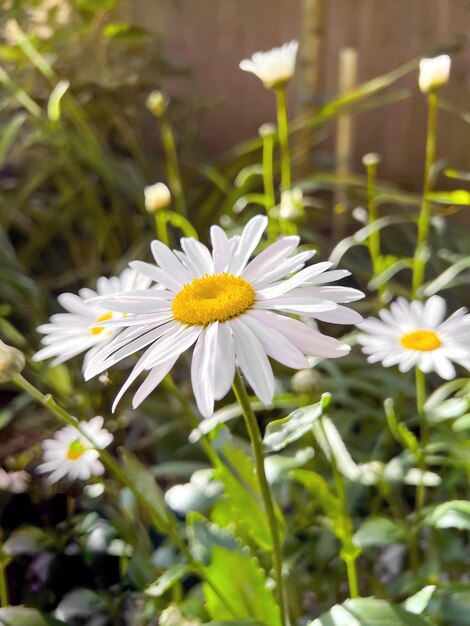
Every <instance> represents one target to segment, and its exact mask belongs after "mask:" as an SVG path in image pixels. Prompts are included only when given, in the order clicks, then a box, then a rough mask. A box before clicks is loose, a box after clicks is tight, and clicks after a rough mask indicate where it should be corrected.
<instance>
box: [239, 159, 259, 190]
mask: <svg viewBox="0 0 470 626" xmlns="http://www.w3.org/2000/svg"><path fill="white" fill-rule="evenodd" d="M262 175H263V166H262V165H261V164H260V163H255V164H254V165H247V166H246V167H244V168H243V169H242V170H240V171H239V172H238V174H237V177H236V178H235V181H234V185H235V187H243V185H244V184H245V183H246V182H247V181H248V179H249V178H251V177H252V176H262Z"/></svg>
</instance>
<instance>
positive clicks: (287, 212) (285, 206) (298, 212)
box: [279, 187, 304, 220]
mask: <svg viewBox="0 0 470 626" xmlns="http://www.w3.org/2000/svg"><path fill="white" fill-rule="evenodd" d="M303 198H304V194H303V192H302V189H300V188H299V187H294V189H287V190H286V191H283V192H282V195H281V207H280V210H279V216H280V217H282V218H283V219H285V220H296V219H298V218H299V217H301V216H302V215H303V212H304V205H303Z"/></svg>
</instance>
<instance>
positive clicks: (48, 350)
mask: <svg viewBox="0 0 470 626" xmlns="http://www.w3.org/2000/svg"><path fill="white" fill-rule="evenodd" d="M150 283H151V280H150V279H149V278H146V277H145V276H142V275H141V274H137V273H136V272H135V271H133V270H131V269H129V268H126V269H125V270H124V271H123V272H122V273H121V274H120V276H113V277H112V278H105V277H104V276H101V277H100V278H98V280H97V282H96V291H94V290H93V289H88V288H84V289H80V291H79V292H78V295H76V294H73V293H63V294H61V295H60V296H59V297H58V301H59V303H60V304H61V305H62V307H63V308H64V309H65V310H66V311H67V313H56V314H55V315H52V316H51V317H50V319H49V323H48V324H42V325H41V326H38V328H37V330H38V332H40V333H43V334H44V335H45V337H43V338H42V343H43V344H44V345H45V347H44V348H42V350H39V352H37V353H36V354H35V355H34V356H33V360H34V361H42V360H44V359H50V358H51V357H54V360H53V361H52V364H51V365H53V366H54V365H58V364H59V363H63V362H64V361H67V360H68V359H71V358H72V357H74V356H77V355H78V354H81V353H82V352H86V351H89V352H88V354H87V355H86V357H85V363H86V361H87V359H88V358H90V357H91V356H93V355H94V354H95V353H96V352H97V351H98V350H100V349H101V348H102V347H103V346H104V345H105V344H106V343H107V342H109V341H110V340H111V339H112V338H113V337H114V336H115V335H116V332H115V330H114V329H112V328H105V327H104V326H99V325H96V322H102V321H105V320H109V319H115V318H116V317H123V316H124V315H125V313H117V312H115V311H110V310H108V309H105V308H103V307H102V306H101V304H100V303H99V302H97V301H96V297H97V296H108V295H111V294H118V293H122V292H126V291H133V290H135V289H145V288H146V287H148V286H149V285H150ZM93 298H94V300H90V299H93ZM92 324H95V326H92ZM85 363H84V365H85Z"/></svg>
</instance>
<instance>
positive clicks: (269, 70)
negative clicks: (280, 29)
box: [240, 41, 299, 89]
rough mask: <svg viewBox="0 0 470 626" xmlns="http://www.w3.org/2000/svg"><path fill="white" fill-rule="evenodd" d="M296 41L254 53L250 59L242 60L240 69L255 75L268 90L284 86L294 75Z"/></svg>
mask: <svg viewBox="0 0 470 626" xmlns="http://www.w3.org/2000/svg"><path fill="white" fill-rule="evenodd" d="M298 49H299V42H298V41H291V42H290V43H285V44H284V45H283V46H281V47H280V48H273V49H272V50H269V51H267V52H255V53H254V54H253V55H252V57H251V59H244V60H243V61H241V63H240V69H242V70H244V71H245V72H252V73H253V74H255V75H256V76H257V77H258V78H259V79H260V80H261V81H262V82H263V85H264V86H265V87H267V88H268V89H275V88H276V87H281V86H282V85H285V84H286V83H287V82H288V81H289V80H290V79H291V78H292V76H293V75H294V71H295V61H296V58H297V50H298Z"/></svg>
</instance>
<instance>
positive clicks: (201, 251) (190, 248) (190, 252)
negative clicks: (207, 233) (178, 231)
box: [181, 237, 214, 277]
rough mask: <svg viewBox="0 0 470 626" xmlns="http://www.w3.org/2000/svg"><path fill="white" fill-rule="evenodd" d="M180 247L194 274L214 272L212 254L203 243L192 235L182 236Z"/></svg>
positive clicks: (201, 274)
mask: <svg viewBox="0 0 470 626" xmlns="http://www.w3.org/2000/svg"><path fill="white" fill-rule="evenodd" d="M181 247H182V248H183V251H184V253H185V255H186V258H187V261H188V264H189V265H190V267H191V269H192V270H193V272H194V273H195V275H196V276H199V277H200V276H204V274H213V273H214V262H213V260H212V255H211V253H210V252H209V250H208V249H207V248H206V246H205V245H204V244H202V243H201V242H200V241H197V239H193V238H192V237H183V239H181Z"/></svg>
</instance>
